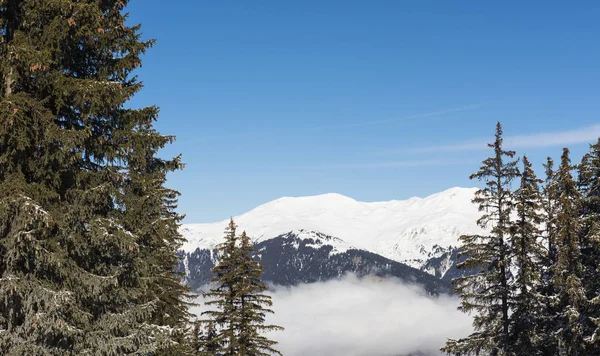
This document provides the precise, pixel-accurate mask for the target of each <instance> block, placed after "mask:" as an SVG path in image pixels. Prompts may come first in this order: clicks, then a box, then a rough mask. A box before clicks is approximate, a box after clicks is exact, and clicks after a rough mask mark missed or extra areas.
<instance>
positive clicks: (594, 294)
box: [578, 139, 600, 354]
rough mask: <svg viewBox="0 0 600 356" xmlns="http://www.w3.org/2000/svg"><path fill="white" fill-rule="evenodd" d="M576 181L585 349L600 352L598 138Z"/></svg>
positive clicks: (599, 147) (599, 179)
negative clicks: (587, 319) (585, 305)
mask: <svg viewBox="0 0 600 356" xmlns="http://www.w3.org/2000/svg"><path fill="white" fill-rule="evenodd" d="M578 168H579V174H578V184H579V191H580V192H581V195H582V200H581V208H580V222H581V231H580V236H581V253H582V264H583V268H584V274H583V285H584V288H585V291H586V297H587V299H588V300H590V301H591V303H590V304H589V305H588V309H587V310H586V314H587V315H588V316H589V317H590V323H588V325H587V326H588V330H586V333H585V334H586V336H587V341H588V343H589V345H588V351H589V352H592V353H595V354H598V353H600V340H599V338H600V297H599V296H600V265H599V263H598V261H600V139H598V142H597V143H596V144H593V145H590V152H588V153H587V154H585V155H584V157H583V159H582V160H581V164H580V165H579V167H578Z"/></svg>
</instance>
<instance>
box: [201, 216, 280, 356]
mask: <svg viewBox="0 0 600 356" xmlns="http://www.w3.org/2000/svg"><path fill="white" fill-rule="evenodd" d="M236 228H237V226H236V225H235V222H234V221H233V219H231V220H230V222H229V226H228V227H227V229H226V231H225V242H223V243H222V244H220V245H219V246H218V247H217V248H218V250H219V252H220V254H221V257H220V259H219V263H218V264H217V265H216V266H215V268H213V271H212V272H213V273H214V275H215V276H214V278H213V279H212V281H211V282H212V283H215V284H216V287H214V288H212V289H211V290H210V291H209V292H207V293H205V294H204V296H205V298H208V299H210V300H209V301H207V302H206V303H205V304H206V305H208V306H214V308H213V309H212V310H209V311H206V312H204V314H206V315H208V316H209V317H210V319H208V320H206V321H205V322H208V323H210V322H214V323H216V324H217V325H219V326H220V330H218V332H217V334H216V336H215V337H214V338H212V340H213V344H218V345H220V348H219V354H221V355H243V356H262V355H271V354H278V355H280V353H279V351H277V350H275V349H274V348H273V346H274V345H275V344H276V342H275V341H272V340H269V339H268V338H266V337H265V336H264V335H262V334H263V333H264V332H267V331H272V330H282V329H283V328H281V327H280V326H276V325H265V324H264V322H265V316H266V314H267V313H272V310H270V309H269V308H268V307H270V306H272V301H271V297H270V296H268V295H266V294H263V293H262V292H264V291H265V290H266V286H265V284H264V283H263V282H262V281H261V279H260V277H261V276H262V272H263V267H262V265H261V264H260V262H259V261H255V260H254V259H253V256H254V255H255V253H256V252H257V251H256V250H255V249H254V247H253V246H252V243H251V241H250V238H249V237H248V236H247V235H246V233H245V232H244V233H242V235H241V236H240V237H239V238H238V237H237V236H236V234H235V233H236Z"/></svg>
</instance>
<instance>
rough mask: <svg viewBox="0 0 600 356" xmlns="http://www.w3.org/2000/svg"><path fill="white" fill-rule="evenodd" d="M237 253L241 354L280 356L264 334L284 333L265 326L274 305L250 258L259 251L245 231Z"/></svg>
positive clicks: (249, 355)
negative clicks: (269, 332)
mask: <svg viewBox="0 0 600 356" xmlns="http://www.w3.org/2000/svg"><path fill="white" fill-rule="evenodd" d="M240 239H241V246H240V254H241V261H242V264H241V265H240V273H241V275H242V279H241V280H240V285H239V300H240V304H239V305H240V309H239V312H240V316H239V326H238V332H239V338H240V340H239V341H240V349H239V352H240V355H248V356H263V355H265V356H266V355H272V354H278V355H281V353H280V352H279V351H277V350H275V349H274V348H273V346H274V345H275V344H277V342H275V341H273V340H269V339H268V338H267V337H265V336H264V335H263V333H264V332H267V331H273V330H283V328H282V327H280V326H277V325H265V324H264V323H265V316H266V314H267V313H273V311H272V310H271V309H269V307H271V306H272V305H273V302H272V301H271V297H270V296H269V295H266V294H264V293H263V292H264V291H265V290H266V289H267V287H266V286H265V284H264V282H263V281H261V279H260V277H261V276H262V273H263V269H264V268H263V266H262V265H261V264H260V262H258V261H255V260H254V259H253V256H254V255H255V254H256V253H257V252H258V251H257V250H256V249H255V248H254V247H253V245H252V242H251V241H250V238H249V237H248V235H246V232H245V231H244V232H243V233H242V236H241V237H240Z"/></svg>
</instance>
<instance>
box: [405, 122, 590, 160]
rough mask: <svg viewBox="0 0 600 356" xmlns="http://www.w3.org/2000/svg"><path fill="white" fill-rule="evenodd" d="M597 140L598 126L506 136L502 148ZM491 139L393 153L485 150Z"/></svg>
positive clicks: (564, 144) (562, 144) (569, 143)
mask: <svg viewBox="0 0 600 356" xmlns="http://www.w3.org/2000/svg"><path fill="white" fill-rule="evenodd" d="M598 138H600V124H599V125H592V126H588V127H582V128H578V129H574V130H566V131H554V132H538V133H531V134H525V135H516V136H506V137H505V138H504V146H505V147H506V148H507V149H519V148H542V147H554V146H569V145H575V144H580V143H594V142H596V141H597V140H598ZM492 139H493V137H491V138H489V139H477V140H470V141H467V142H462V143H457V144H450V145H434V146H426V147H418V148H415V149H406V150H397V151H394V152H395V153H408V152H414V153H429V152H460V151H477V150H485V149H487V143H488V142H490V141H491V140H492Z"/></svg>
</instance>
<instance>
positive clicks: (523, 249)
mask: <svg viewBox="0 0 600 356" xmlns="http://www.w3.org/2000/svg"><path fill="white" fill-rule="evenodd" d="M542 182H543V181H542V180H541V179H538V178H537V177H536V175H535V172H534V171H533V169H532V167H531V163H530V162H529V160H528V159H527V157H526V156H524V157H523V171H522V172H521V183H520V186H519V188H518V189H517V190H516V191H515V205H516V213H517V217H516V221H514V222H513V225H512V227H511V239H512V244H511V247H512V255H513V258H514V261H515V269H516V271H517V275H516V277H515V280H514V283H513V284H512V285H513V288H514V289H515V290H514V291H513V293H514V297H513V298H512V306H513V308H514V310H513V312H512V313H511V316H510V319H511V321H512V325H511V341H510V348H509V350H510V354H515V355H538V354H541V350H540V346H542V345H541V343H542V342H543V340H544V337H543V335H542V333H543V330H542V328H541V325H543V323H542V322H541V320H540V318H539V316H540V315H539V314H540V310H543V307H544V298H543V297H542V295H541V294H540V284H541V276H542V261H543V259H544V257H545V256H544V254H545V253H544V252H545V249H544V247H543V246H542V245H541V240H540V237H541V235H542V231H541V230H540V228H539V226H540V224H541V222H542V219H543V216H542V215H541V213H540V210H541V205H542V196H541V193H540V188H539V184H540V183H542Z"/></svg>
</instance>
